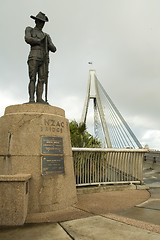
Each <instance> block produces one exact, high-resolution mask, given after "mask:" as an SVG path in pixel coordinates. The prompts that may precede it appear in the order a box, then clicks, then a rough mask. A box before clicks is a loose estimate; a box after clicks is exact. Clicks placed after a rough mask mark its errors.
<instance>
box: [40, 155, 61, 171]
mask: <svg viewBox="0 0 160 240" xmlns="http://www.w3.org/2000/svg"><path fill="white" fill-rule="evenodd" d="M42 174H43V175H49V174H64V158H63V156H43V157H42Z"/></svg>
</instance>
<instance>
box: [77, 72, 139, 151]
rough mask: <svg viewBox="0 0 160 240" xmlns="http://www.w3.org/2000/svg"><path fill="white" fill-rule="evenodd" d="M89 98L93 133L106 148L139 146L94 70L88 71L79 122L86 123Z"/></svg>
mask: <svg viewBox="0 0 160 240" xmlns="http://www.w3.org/2000/svg"><path fill="white" fill-rule="evenodd" d="M90 99H93V105H94V133H95V137H96V138H99V139H100V140H101V141H102V142H103V143H104V146H105V147H107V148H126V147H129V148H141V147H142V146H141V144H140V142H139V141H138V139H137V138H136V136H135V135H134V133H133V132H132V130H131V129H130V127H129V126H128V124H127V122H126V121H125V120H124V118H123V117H122V115H121V114H120V112H119V111H118V109H117V108H116V106H115V105H114V103H113V102H112V100H111V98H110V97H109V96H108V94H107V93H106V91H105V90H104V88H103V86H102V85H101V84H100V82H99V81H98V79H97V76H96V73H95V70H90V71H89V81H88V89H87V95H86V99H85V104H84V109H83V112H82V117H81V122H84V123H86V118H87V112H88V106H89V101H90Z"/></svg>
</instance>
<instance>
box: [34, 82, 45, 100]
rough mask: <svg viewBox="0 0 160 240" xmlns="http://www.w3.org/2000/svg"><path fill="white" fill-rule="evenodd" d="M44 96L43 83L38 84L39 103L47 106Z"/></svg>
mask: <svg viewBox="0 0 160 240" xmlns="http://www.w3.org/2000/svg"><path fill="white" fill-rule="evenodd" d="M42 94H43V82H38V84H37V90H36V95H37V102H38V103H45V104H46V102H45V101H44V100H43V99H42Z"/></svg>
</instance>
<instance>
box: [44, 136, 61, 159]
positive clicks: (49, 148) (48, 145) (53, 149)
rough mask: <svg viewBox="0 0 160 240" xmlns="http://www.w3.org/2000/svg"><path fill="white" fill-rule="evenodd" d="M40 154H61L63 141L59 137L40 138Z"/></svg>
mask: <svg viewBox="0 0 160 240" xmlns="http://www.w3.org/2000/svg"><path fill="white" fill-rule="evenodd" d="M42 154H47V155H48V154H49V155H52V154H63V140H62V138H60V137H42Z"/></svg>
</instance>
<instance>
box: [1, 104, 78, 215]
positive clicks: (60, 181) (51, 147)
mask: <svg viewBox="0 0 160 240" xmlns="http://www.w3.org/2000/svg"><path fill="white" fill-rule="evenodd" d="M0 146H1V147H0V174H1V175H4V174H6V175H10V174H11V175H14V174H22V173H23V174H31V176H32V177H31V179H30V190H29V202H28V213H29V214H32V213H41V212H51V211H55V210H59V209H64V208H66V207H69V206H71V205H73V204H74V203H75V202H76V201H77V195H76V185H75V178H74V170H73V159H72V148H71V141H70V132H69V122H68V120H67V119H66V118H65V112H64V110H63V109H60V108H57V107H52V106H49V105H42V104H22V105H13V106H9V107H7V108H6V110H5V114H4V116H3V117H1V118H0Z"/></svg>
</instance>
